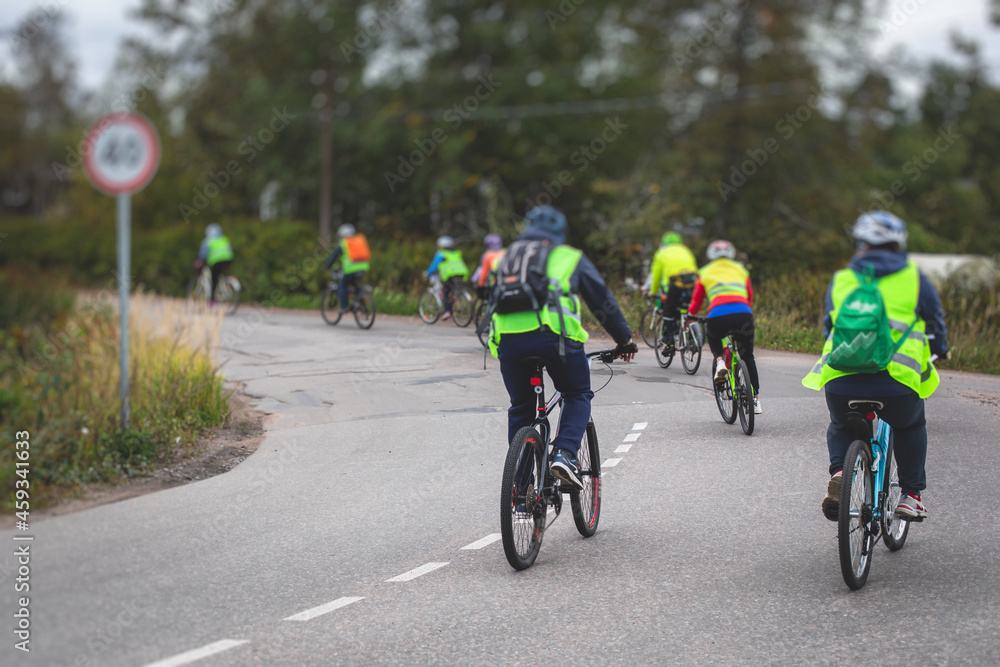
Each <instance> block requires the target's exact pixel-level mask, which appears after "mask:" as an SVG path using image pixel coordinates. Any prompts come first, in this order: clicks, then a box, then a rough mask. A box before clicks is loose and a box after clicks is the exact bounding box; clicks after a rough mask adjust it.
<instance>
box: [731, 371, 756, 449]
mask: <svg viewBox="0 0 1000 667" xmlns="http://www.w3.org/2000/svg"><path fill="white" fill-rule="evenodd" d="M734 379H735V380H736V399H737V401H736V402H737V408H738V411H739V413H740V426H741V427H742V428H743V432H744V433H746V434H747V435H753V416H754V415H753V385H751V384H750V371H749V370H747V365H746V362H745V361H743V360H742V359H740V361H739V363H738V364H737V365H736V373H735V378H734Z"/></svg>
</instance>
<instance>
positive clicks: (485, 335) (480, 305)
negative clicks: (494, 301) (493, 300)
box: [472, 298, 493, 347]
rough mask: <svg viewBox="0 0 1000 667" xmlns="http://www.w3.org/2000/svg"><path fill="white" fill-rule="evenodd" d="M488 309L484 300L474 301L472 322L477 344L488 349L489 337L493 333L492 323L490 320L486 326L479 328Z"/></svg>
mask: <svg viewBox="0 0 1000 667" xmlns="http://www.w3.org/2000/svg"><path fill="white" fill-rule="evenodd" d="M488 309H489V305H488V304H487V301H486V299H479V298H477V299H476V303H475V306H474V308H473V309H472V312H473V313H474V315H473V318H472V321H473V323H474V324H475V325H476V335H477V336H478V337H479V343H480V344H481V345H482V346H483V347H489V344H490V335H491V334H492V333H493V322H492V320H491V321H490V323H489V324H488V325H486V326H482V327H481V326H480V324H481V323H482V321H483V317H485V316H486V311H487V310H488Z"/></svg>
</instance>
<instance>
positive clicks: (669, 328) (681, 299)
mask: <svg viewBox="0 0 1000 667" xmlns="http://www.w3.org/2000/svg"><path fill="white" fill-rule="evenodd" d="M697 279H698V276H697V275H696V274H693V273H692V274H685V275H682V276H681V280H682V281H683V282H685V283H686V282H690V283H691V284H692V285H693V284H694V282H695V281H696V280H697ZM693 291H694V288H693V287H681V286H679V285H677V284H676V283H675V281H674V279H673V278H671V280H670V287H669V288H668V289H667V295H666V297H664V299H663V339H664V341H665V342H666V343H668V344H670V343H673V341H674V336H676V335H677V320H678V319H679V318H680V316H681V307H682V306H683V307H684V308H687V304H689V303H691V293H692V292H693Z"/></svg>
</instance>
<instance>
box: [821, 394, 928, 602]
mask: <svg viewBox="0 0 1000 667" xmlns="http://www.w3.org/2000/svg"><path fill="white" fill-rule="evenodd" d="M847 405H848V407H850V408H851V409H852V410H856V411H852V412H848V413H847V418H846V421H847V427H848V428H849V429H851V430H852V431H853V432H854V435H855V436H856V437H857V440H855V441H854V442H852V443H851V445H850V447H848V448H847V454H846V455H845V456H844V471H843V473H842V474H843V481H842V482H841V486H840V509H839V514H838V518H837V542H838V547H839V549H838V550H839V552H840V571H841V574H843V575H844V582H845V583H846V584H847V586H848V588H850V589H851V590H852V591H856V590H858V589H859V588H861V587H862V586H864V585H865V582H866V581H867V580H868V572H869V570H870V569H871V565H872V562H871V557H872V551H873V549H874V548H875V545H876V544H877V543H878V541H879V539H882V541H883V542H885V546H886V547H888V549H889V551H899V550H900V549H902V548H903V545H904V544H905V543H906V536H907V534H908V533H909V530H910V521H911V520H910V519H904V518H902V517H899V516H896V506H897V505H899V500H900V497H901V496H902V490H901V489H900V486H899V476H898V473H897V470H896V459H895V452H894V451H893V436H892V427H890V426H889V424H887V423H886V422H884V421H882V420H881V419H879V417H878V411H879V410H881V409H882V408H884V407H885V405H884V404H883V403H882V402H881V401H876V400H872V399H856V400H852V401H848V402H847ZM875 489H878V496H877V498H876V496H875ZM914 520H915V521H920V520H922V519H914Z"/></svg>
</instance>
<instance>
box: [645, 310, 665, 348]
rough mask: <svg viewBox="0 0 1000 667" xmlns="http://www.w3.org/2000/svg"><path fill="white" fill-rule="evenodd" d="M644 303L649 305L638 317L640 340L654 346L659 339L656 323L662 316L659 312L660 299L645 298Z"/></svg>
mask: <svg viewBox="0 0 1000 667" xmlns="http://www.w3.org/2000/svg"><path fill="white" fill-rule="evenodd" d="M646 303H647V304H649V307H648V308H646V310H645V311H644V312H643V313H642V317H641V318H639V333H641V334H642V341H643V342H644V343H645V344H646V345H648V346H649V347H652V348H655V347H656V342H657V341H658V340H660V331H659V330H657V329H656V323H657V321H658V320H660V319H662V317H663V316H662V314H661V313H660V300H659V299H655V300H654V299H646Z"/></svg>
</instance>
